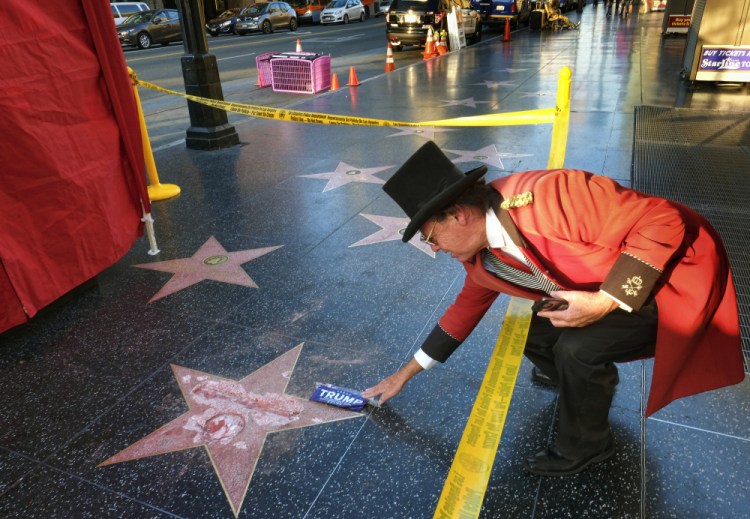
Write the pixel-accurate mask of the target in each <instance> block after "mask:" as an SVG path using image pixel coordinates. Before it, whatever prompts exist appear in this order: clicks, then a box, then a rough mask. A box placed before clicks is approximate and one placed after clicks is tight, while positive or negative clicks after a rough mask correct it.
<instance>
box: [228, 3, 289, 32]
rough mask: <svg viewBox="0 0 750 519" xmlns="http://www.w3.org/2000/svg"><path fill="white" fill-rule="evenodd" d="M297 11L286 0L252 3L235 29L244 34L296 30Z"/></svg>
mask: <svg viewBox="0 0 750 519" xmlns="http://www.w3.org/2000/svg"><path fill="white" fill-rule="evenodd" d="M297 27H298V24H297V13H296V12H295V11H294V9H292V6H291V5H289V4H287V3H286V2H269V3H257V4H254V5H251V6H250V7H248V8H247V10H246V11H245V12H244V13H243V15H242V17H241V18H240V19H239V20H238V21H237V23H236V24H235V25H234V31H235V32H236V33H237V34H239V35H240V36H243V35H245V34H247V33H249V32H258V31H260V32H262V33H263V34H269V33H271V32H273V31H275V30H276V29H289V30H290V31H296V30H297Z"/></svg>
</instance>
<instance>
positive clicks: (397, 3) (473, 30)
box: [385, 0, 482, 51]
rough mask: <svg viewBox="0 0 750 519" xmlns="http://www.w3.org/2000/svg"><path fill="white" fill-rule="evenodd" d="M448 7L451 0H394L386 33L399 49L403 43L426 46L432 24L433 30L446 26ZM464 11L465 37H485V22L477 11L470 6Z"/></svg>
mask: <svg viewBox="0 0 750 519" xmlns="http://www.w3.org/2000/svg"><path fill="white" fill-rule="evenodd" d="M454 1H455V0H454ZM459 3H460V2H459ZM449 11H450V2H449V1H448V0H391V4H390V8H389V9H388V13H387V14H386V15H385V34H386V37H387V38H388V41H389V42H390V43H391V47H392V48H393V50H396V51H400V50H402V49H403V47H404V45H419V46H424V45H425V43H426V42H427V33H428V28H429V27H432V29H433V31H438V30H440V29H443V28H447V26H448V23H447V20H446V16H447V14H448V12H449ZM461 12H462V17H463V20H464V35H465V36H466V39H467V40H468V41H471V42H477V41H479V40H480V39H481V37H482V24H481V23H480V22H479V15H478V13H476V12H475V11H474V10H473V9H468V8H466V9H461ZM433 34H434V33H433Z"/></svg>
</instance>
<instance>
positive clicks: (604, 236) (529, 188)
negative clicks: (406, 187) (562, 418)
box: [440, 170, 744, 415]
mask: <svg viewBox="0 0 750 519" xmlns="http://www.w3.org/2000/svg"><path fill="white" fill-rule="evenodd" d="M491 185H492V187H493V188H494V189H495V190H497V191H498V192H499V193H500V194H501V196H502V198H503V199H509V198H511V197H513V196H514V195H519V194H523V193H528V192H530V193H531V194H532V196H533V202H531V203H528V204H527V205H523V206H522V207H517V208H511V209H509V210H507V211H506V210H501V209H497V208H496V212H497V213H498V217H499V218H500V221H501V223H502V224H503V227H504V228H505V229H506V231H508V232H509V234H510V235H511V237H512V238H513V240H514V242H515V243H516V245H518V246H519V248H520V249H521V251H522V252H523V253H524V254H525V255H526V257H527V258H528V259H529V261H531V262H533V263H534V264H535V265H536V266H537V267H538V268H539V269H540V270H541V271H542V272H545V273H546V274H547V275H549V277H550V278H551V279H552V280H553V281H555V282H556V283H557V284H558V285H560V286H561V287H563V289H565V290H587V291H597V290H599V289H602V290H605V291H606V292H607V293H609V294H611V295H613V296H614V297H616V298H618V299H619V300H620V301H623V302H625V303H627V304H628V305H629V306H631V307H632V308H634V309H636V310H637V309H638V308H640V306H641V304H642V303H643V301H644V300H645V299H646V298H647V296H648V295H649V294H650V293H653V294H654V295H655V297H656V303H657V307H658V311H659V321H658V332H657V343H656V354H655V359H654V370H653V378H652V384H651V393H650V395H649V400H648V407H647V409H646V414H647V415H650V414H652V413H654V412H656V411H658V410H659V409H661V408H662V407H664V406H665V405H667V404H668V403H670V402H672V401H673V400H675V399H677V398H681V397H684V396H688V395H693V394H696V393H700V392H703V391H708V390H711V389H716V388H719V387H723V386H727V385H731V384H736V383H739V382H740V381H741V380H742V379H743V377H744V371H743V364H742V347H741V341H740V333H739V321H738V317H737V302H736V298H735V291H734V285H733V283H732V276H731V272H730V268H729V259H728V257H727V254H726V252H725V250H724V247H723V245H722V243H721V239H720V238H719V236H718V234H717V233H716V231H715V230H714V229H713V228H712V227H711V226H710V225H709V223H708V222H707V221H706V220H705V219H704V218H703V217H702V216H700V215H699V214H698V213H696V212H695V211H693V210H691V209H689V208H687V207H685V206H682V205H680V204H678V203H676V202H671V201H668V200H665V199H663V198H656V197H652V196H648V195H645V194H643V193H639V192H637V191H634V190H631V189H627V188H624V187H622V186H620V185H619V184H617V183H615V182H614V181H612V180H611V179H609V178H607V177H601V176H595V175H592V174H591V173H586V172H583V171H577V170H553V171H528V172H524V173H517V174H515V175H511V176H508V177H505V178H502V179H499V180H496V181H494V182H493V183H492V184H491ZM464 267H465V269H466V272H467V276H466V281H465V284H464V287H463V289H462V291H461V293H460V294H459V295H458V297H457V298H456V301H455V302H454V304H453V305H451V307H449V308H448V310H447V311H446V313H445V314H444V315H443V317H442V318H441V319H440V327H441V328H442V329H443V330H444V331H445V332H446V333H448V334H449V335H450V336H452V337H454V338H456V339H458V340H459V341H462V340H464V339H465V338H466V337H467V336H468V335H469V333H471V331H472V330H473V329H474V327H475V326H476V325H477V323H478V322H479V320H480V319H481V318H482V316H483V315H484V313H485V312H486V311H487V309H488V308H489V306H490V305H491V304H492V302H493V301H494V300H495V298H496V297H497V295H498V293H499V292H503V293H506V294H510V295H512V296H519V297H524V298H528V299H536V298H538V297H539V294H538V293H534V292H532V291H530V290H527V289H523V288H520V287H518V286H516V285H512V284H510V283H507V282H505V281H503V280H501V279H498V278H497V277H495V276H494V275H492V274H490V273H489V272H487V271H486V270H485V269H484V268H483V267H482V262H481V259H480V258H479V255H477V257H476V258H475V259H474V261H471V262H466V263H464Z"/></svg>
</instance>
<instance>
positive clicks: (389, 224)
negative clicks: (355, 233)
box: [349, 213, 435, 258]
mask: <svg viewBox="0 0 750 519" xmlns="http://www.w3.org/2000/svg"><path fill="white" fill-rule="evenodd" d="M359 214H360V216H364V217H365V218H367V219H368V220H370V221H371V222H372V223H374V224H377V225H379V226H380V230H379V231H377V232H375V233H373V234H371V235H370V236H368V237H367V238H362V239H361V240H359V241H358V242H357V243H352V244H351V245H349V247H359V246H360V245H371V244H373V243H382V242H385V241H393V240H400V239H401V238H402V237H403V236H404V231H405V230H406V226H407V225H408V224H409V219H408V218H399V217H395V216H378V215H375V214H364V213H359ZM409 243H410V244H411V245H414V246H415V247H416V248H418V249H419V250H421V251H422V252H424V253H425V254H427V255H428V256H430V257H432V258H434V257H435V253H434V252H433V251H432V249H431V248H430V246H429V245H427V244H426V243H423V242H422V241H421V240H420V239H419V233H417V234H415V235H414V236H413V237H412V239H411V240H409Z"/></svg>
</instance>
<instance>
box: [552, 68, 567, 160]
mask: <svg viewBox="0 0 750 519" xmlns="http://www.w3.org/2000/svg"><path fill="white" fill-rule="evenodd" d="M572 77H573V73H572V72H571V71H570V68H569V67H563V68H561V69H560V73H559V75H558V79H557V104H556V105H555V120H554V122H553V123H552V142H551V144H550V148H549V160H548V162H547V168H548V169H558V168H562V167H563V165H564V164H565V147H566V146H567V145H568V126H569V124H570V83H571V78H572Z"/></svg>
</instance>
